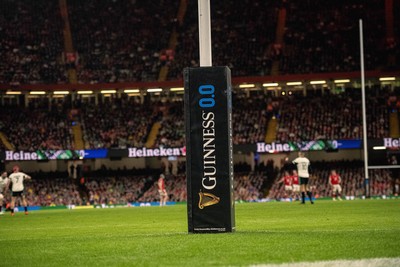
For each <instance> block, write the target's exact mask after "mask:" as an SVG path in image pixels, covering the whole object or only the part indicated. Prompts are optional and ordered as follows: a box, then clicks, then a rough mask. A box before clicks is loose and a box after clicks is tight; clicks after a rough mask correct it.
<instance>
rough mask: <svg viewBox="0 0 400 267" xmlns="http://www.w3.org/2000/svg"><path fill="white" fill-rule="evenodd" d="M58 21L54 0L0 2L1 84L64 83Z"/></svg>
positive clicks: (60, 34)
mask: <svg viewBox="0 0 400 267" xmlns="http://www.w3.org/2000/svg"><path fill="white" fill-rule="evenodd" d="M38 14H41V15H40V16H38ZM61 22H62V21H61V19H60V8H59V6H58V2H56V1H50V2H49V1H46V0H38V1H34V2H31V1H2V2H1V8H0V25H1V26H0V58H1V61H0V83H1V84H10V85H19V84H42V83H51V84H58V83H66V82H67V75H66V71H65V65H64V62H63V58H62V54H63V51H64V47H63V44H64V41H63V35H62V33H63V32H62V23H61ZM16 29H18V30H16Z"/></svg>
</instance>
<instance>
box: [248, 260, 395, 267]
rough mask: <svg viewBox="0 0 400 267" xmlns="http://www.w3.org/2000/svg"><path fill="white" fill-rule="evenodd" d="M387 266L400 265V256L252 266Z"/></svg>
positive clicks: (257, 266)
mask: <svg viewBox="0 0 400 267" xmlns="http://www.w3.org/2000/svg"><path fill="white" fill-rule="evenodd" d="M341 266H346V267H387V266H400V258H373V259H361V260H332V261H316V262H295V263H282V264H257V265H250V267H341Z"/></svg>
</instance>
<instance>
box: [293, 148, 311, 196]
mask: <svg viewBox="0 0 400 267" xmlns="http://www.w3.org/2000/svg"><path fill="white" fill-rule="evenodd" d="M298 155H299V156H298V158H296V159H295V160H293V164H295V165H296V167H297V174H298V175H299V178H300V190H301V204H305V199H306V192H307V196H308V197H309V199H310V202H311V204H314V202H313V200H312V193H311V190H310V186H309V185H308V180H309V178H310V160H309V159H308V158H306V157H305V156H304V153H303V152H299V154H298Z"/></svg>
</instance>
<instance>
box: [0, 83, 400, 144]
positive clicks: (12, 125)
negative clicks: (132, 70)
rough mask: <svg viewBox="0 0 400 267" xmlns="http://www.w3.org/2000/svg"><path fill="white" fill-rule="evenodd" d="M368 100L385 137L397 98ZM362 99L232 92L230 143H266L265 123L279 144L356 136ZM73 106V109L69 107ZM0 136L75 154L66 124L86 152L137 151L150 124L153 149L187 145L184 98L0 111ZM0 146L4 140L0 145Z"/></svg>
mask: <svg viewBox="0 0 400 267" xmlns="http://www.w3.org/2000/svg"><path fill="white" fill-rule="evenodd" d="M367 92H368V94H367V106H368V110H367V134H368V137H369V138H374V139H378V138H384V137H388V136H389V117H390V113H391V112H395V111H397V110H398V108H399V107H398V105H399V101H398V99H397V96H396V95H395V94H394V95H393V93H392V92H391V91H390V90H389V89H388V88H385V87H372V88H370V89H368V91H367ZM360 99H361V96H360V92H359V90H357V89H346V91H345V92H343V93H339V94H332V93H330V92H329V91H328V92H326V93H325V94H323V95H317V96H315V95H314V96H303V95H299V94H296V95H291V96H279V97H276V96H270V95H266V94H264V93H263V92H262V91H260V92H257V93H254V94H250V95H247V94H246V93H245V92H244V91H235V92H234V94H233V99H232V102H233V107H234V108H233V114H232V122H233V123H232V127H233V143H234V144H235V145H239V144H255V143H257V142H264V141H265V138H266V135H267V133H268V131H269V130H275V129H268V122H269V120H270V119H271V118H274V119H277V122H278V124H277V128H276V135H275V138H274V140H276V141H278V142H299V141H310V140H319V139H324V140H326V139H327V140H338V139H361V138H362V124H361V123H362V112H361V110H362V109H361V101H360ZM71 107H73V108H71ZM0 111H1V113H0V131H1V132H3V134H4V135H5V136H6V138H7V139H8V141H9V142H10V143H11V144H12V145H13V147H14V148H15V149H16V150H30V151H32V150H36V149H38V148H39V149H73V148H74V147H75V144H74V133H73V131H72V126H74V125H77V124H79V125H81V127H82V133H83V136H82V138H83V141H84V143H85V148H86V149H96V148H127V147H142V146H144V145H145V144H146V142H147V141H148V140H149V138H150V137H149V136H150V131H151V129H152V127H153V125H154V124H155V123H158V124H159V125H160V127H159V129H158V132H157V135H156V136H155V137H154V142H153V146H154V147H158V146H164V147H182V146H184V144H185V130H184V114H183V103H182V100H181V99H180V100H175V101H170V100H165V101H164V100H163V101H159V100H154V101H151V100H148V101H144V102H140V101H139V100H137V99H135V98H129V97H126V96H123V97H121V98H116V97H113V98H105V99H104V100H102V101H99V103H94V102H93V101H92V102H91V101H88V100H87V99H86V100H85V99H78V100H75V101H74V102H73V103H71V101H64V102H56V101H50V100H49V99H48V98H40V99H36V100H30V101H29V105H28V107H23V106H21V105H4V106H1V105H0ZM0 143H1V145H2V147H4V144H3V142H0Z"/></svg>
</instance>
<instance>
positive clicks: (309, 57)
mask: <svg viewBox="0 0 400 267" xmlns="http://www.w3.org/2000/svg"><path fill="white" fill-rule="evenodd" d="M66 3H67V5H66V7H65V8H66V11H67V14H68V16H69V24H70V33H71V39H68V38H67V37H66V36H65V35H63V34H65V27H66V26H65V21H64V20H63V19H64V18H63V16H62V12H60V10H63V8H62V7H60V6H59V3H58V2H57V1H50V2H49V1H45V0H36V1H28V0H18V1H11V0H6V1H3V2H2V3H1V4H0V6H1V8H0V37H1V38H0V57H1V58H2V61H1V62H0V84H4V85H7V86H8V85H9V86H10V88H18V86H20V85H26V84H39V85H40V84H51V85H57V84H58V85H60V84H69V83H78V84H97V83H126V82H144V81H157V80H159V77H160V74H161V72H162V71H161V70H162V69H163V67H168V71H167V75H166V77H165V79H166V80H177V79H182V70H183V68H185V67H197V66H199V62H198V32H197V31H198V28H197V7H196V5H197V2H196V1H187V2H186V5H187V6H186V12H185V13H184V14H183V20H182V21H179V20H178V19H177V17H179V16H178V15H179V14H178V13H179V12H178V11H179V10H180V7H179V1H172V2H171V1H160V2H158V3H157V4H154V3H153V2H152V1H122V0H114V1H108V0H101V1H95V0H88V1H78V0H68V1H66ZM212 4H213V6H212V7H213V9H212V14H211V16H212V18H213V23H212V37H213V62H214V65H226V66H228V67H230V69H231V70H232V76H233V77H249V76H268V75H271V74H272V75H278V74H281V75H286V74H308V73H327V72H349V71H358V70H359V68H360V66H359V62H360V60H359V57H358V49H359V44H358V19H359V18H363V19H364V23H365V25H364V27H365V28H366V29H368V30H367V31H368V34H367V35H365V37H366V39H365V47H366V55H365V59H366V69H367V70H376V69H391V70H398V68H399V62H400V60H399V59H400V54H399V51H400V50H399V49H398V42H399V40H396V38H394V37H393V36H392V37H393V38H391V37H390V36H388V35H385V33H387V32H389V31H387V28H388V27H389V26H388V25H386V24H385V23H387V22H385V18H386V16H387V14H385V12H387V11H385V6H384V1H378V0H372V1H368V3H367V2H365V3H360V2H359V1H356V0H351V1H339V2H338V1H335V2H332V3H326V1H285V0H283V1H277V2H274V1H259V0H256V1H250V0H245V1H241V2H237V1H233V0H225V1H214V2H213V3H212ZM393 5H394V6H393V8H394V11H393V12H394V13H395V14H398V13H399V12H397V11H398V10H400V5H399V3H394V4H393ZM283 10H284V11H285V12H286V17H285V19H284V20H283V25H284V27H283V28H281V29H279V27H277V25H278V24H279V22H282V21H279V20H282V17H281V16H280V14H281V12H282V11H283ZM64 11H65V10H64ZM37 14H40V16H38V15H37ZM93 14H95V15H93ZM177 14H178V15H177ZM398 19H399V16H395V17H394V20H395V21H394V23H393V25H394V29H393V32H394V36H399V32H400V27H399V26H398V25H400V24H399V23H398V22H399V21H398ZM15 29H18V30H15ZM282 29H283V30H282ZM173 32H175V33H176V34H177V39H176V43H175V44H174V45H175V46H174V48H173V49H172V51H170V50H171V41H170V39H172V38H171V36H172V33H173ZM278 36H280V37H281V39H282V40H281V41H279V39H280V38H278ZM68 42H70V44H69V45H70V46H71V47H72V48H73V49H72V50H73V51H72V52H71V53H70V52H68V51H67V49H66V47H67V46H68V45H67V44H66V43H68ZM167 50H168V51H169V52H168V55H167V57H166V54H165V53H167V52H166V51H167ZM68 53H69V54H72V55H73V57H72V58H70V57H68V56H67V54H68ZM71 71H72V72H75V73H76V78H71V75H70V73H71ZM74 79H75V80H74ZM332 89H333V88H325V89H323V90H321V91H318V93H315V94H314V93H313V92H312V90H310V91H308V92H307V93H304V92H303V90H299V91H295V90H293V92H291V93H293V94H291V95H280V94H279V93H277V94H272V93H270V92H266V90H264V91H263V90H259V91H257V92H250V93H249V92H246V91H245V90H234V93H233V115H232V119H233V133H234V135H233V143H234V144H235V145H246V144H255V143H257V142H264V141H265V139H266V135H267V132H268V131H269V130H270V129H268V122H269V121H270V120H277V122H278V123H277V128H276V134H275V136H274V141H276V142H289V141H294V142H297V141H304V140H317V139H329V140H333V139H361V138H362V124H361V101H360V99H361V96H360V92H359V90H358V89H354V88H352V87H351V86H349V88H346V89H343V92H337V91H335V90H332ZM398 95H399V91H398V88H395V89H394V90H393V88H390V87H386V86H384V85H382V86H381V85H371V86H368V87H367V106H368V113H367V124H368V128H367V135H368V138H383V137H387V136H389V132H390V127H389V116H390V113H391V112H397V111H398V110H399V108H400V104H399V103H400V102H399V98H398ZM21 102H23V103H13V104H4V103H3V104H2V105H0V132H2V133H3V134H4V135H5V136H6V138H7V139H8V141H9V143H10V144H11V145H12V147H13V149H15V150H26V151H35V150H37V149H41V150H49V149H75V148H76V144H75V143H74V134H73V131H72V126H75V125H81V127H82V133H83V136H82V138H83V141H84V148H85V149H96V148H128V147H143V146H144V145H145V144H146V143H147V141H148V140H149V135H150V131H151V128H152V126H153V125H154V124H156V123H158V124H160V129H159V132H158V134H157V136H156V137H155V140H154V142H153V143H152V146H153V147H160V146H163V147H182V146H184V145H185V129H184V113H183V103H182V99H181V98H180V99H178V100H177V99H175V100H172V99H169V98H168V96H165V97H160V98H158V99H157V100H155V99H150V98H146V99H145V100H140V99H138V98H137V97H128V96H126V95H122V96H120V95H119V96H115V97H114V96H112V97H108V98H107V97H104V98H103V99H101V100H100V101H90V100H89V99H84V98H75V99H73V98H72V97H71V96H67V97H65V98H64V99H60V100H58V99H49V98H48V97H47V96H45V97H39V98H32V99H27V98H25V99H24V100H21ZM4 148H5V147H4V144H3V143H2V142H1V141H0V149H4ZM261 169H262V168H261ZM317 170H318V172H317V174H316V176H317V177H318V179H317V180H315V181H314V182H313V183H314V184H313V186H314V190H315V192H314V193H316V195H318V196H321V197H326V196H329V195H330V194H331V192H330V191H329V190H330V189H329V187H328V185H327V182H326V180H325V176H327V173H326V172H327V171H328V170H327V169H323V168H322V167H321V169H317ZM361 170H362V169H361V167H360V166H358V167H354V168H352V167H351V166H347V167H346V168H342V169H339V172H340V173H341V174H342V176H343V177H344V188H345V190H344V192H345V194H346V195H349V196H359V195H360V194H361V190H362V182H363V180H362V179H363V178H362V171H361ZM265 171H266V170H265V169H263V170H256V171H255V172H250V171H245V172H237V175H236V177H235V185H234V186H235V192H236V195H235V199H236V200H237V201H241V200H243V201H255V200H259V199H261V198H263V197H265V196H266V195H265V194H266V193H268V192H269V195H268V197H269V198H270V199H280V198H281V197H282V194H283V193H282V187H281V186H280V185H277V184H274V185H273V183H274V179H275V178H276V176H275V175H274V174H273V172H272V171H271V172H270V173H269V175H267V176H266V175H265ZM170 178H171V179H169V180H167V182H166V183H167V191H168V192H170V200H172V201H184V200H185V199H186V188H185V177H184V175H183V174H182V173H179V174H177V175H171V177H170ZM143 179H144V180H146V178H145V177H143V176H140V177H139V176H134V177H133V176H130V175H126V174H125V175H122V176H118V178H117V177H116V176H104V175H99V176H95V177H93V178H91V179H88V181H87V183H86V187H87V189H88V196H86V197H85V199H83V198H82V196H81V195H80V193H79V188H78V185H76V184H75V182H74V181H72V182H71V181H70V180H68V179H67V178H65V179H64V178H60V177H57V178H56V179H39V180H33V181H32V183H31V184H30V185H31V186H29V188H28V193H29V194H28V200H29V201H30V202H31V203H32V205H70V204H74V205H81V204H85V203H91V204H102V203H107V204H110V203H114V204H125V203H127V202H134V201H143V202H148V201H154V200H157V197H158V195H157V190H156V186H155V185H154V184H153V185H151V186H150V188H147V186H148V185H147V186H146V188H144V187H145V184H146V182H145V181H144V180H143ZM389 185H390V175H389V173H388V172H387V171H384V170H379V171H373V172H372V179H371V186H372V191H371V194H374V195H390V194H392V193H393V191H391V190H392V189H391V187H390V186H389ZM270 186H272V189H271V190H269V187H270Z"/></svg>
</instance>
